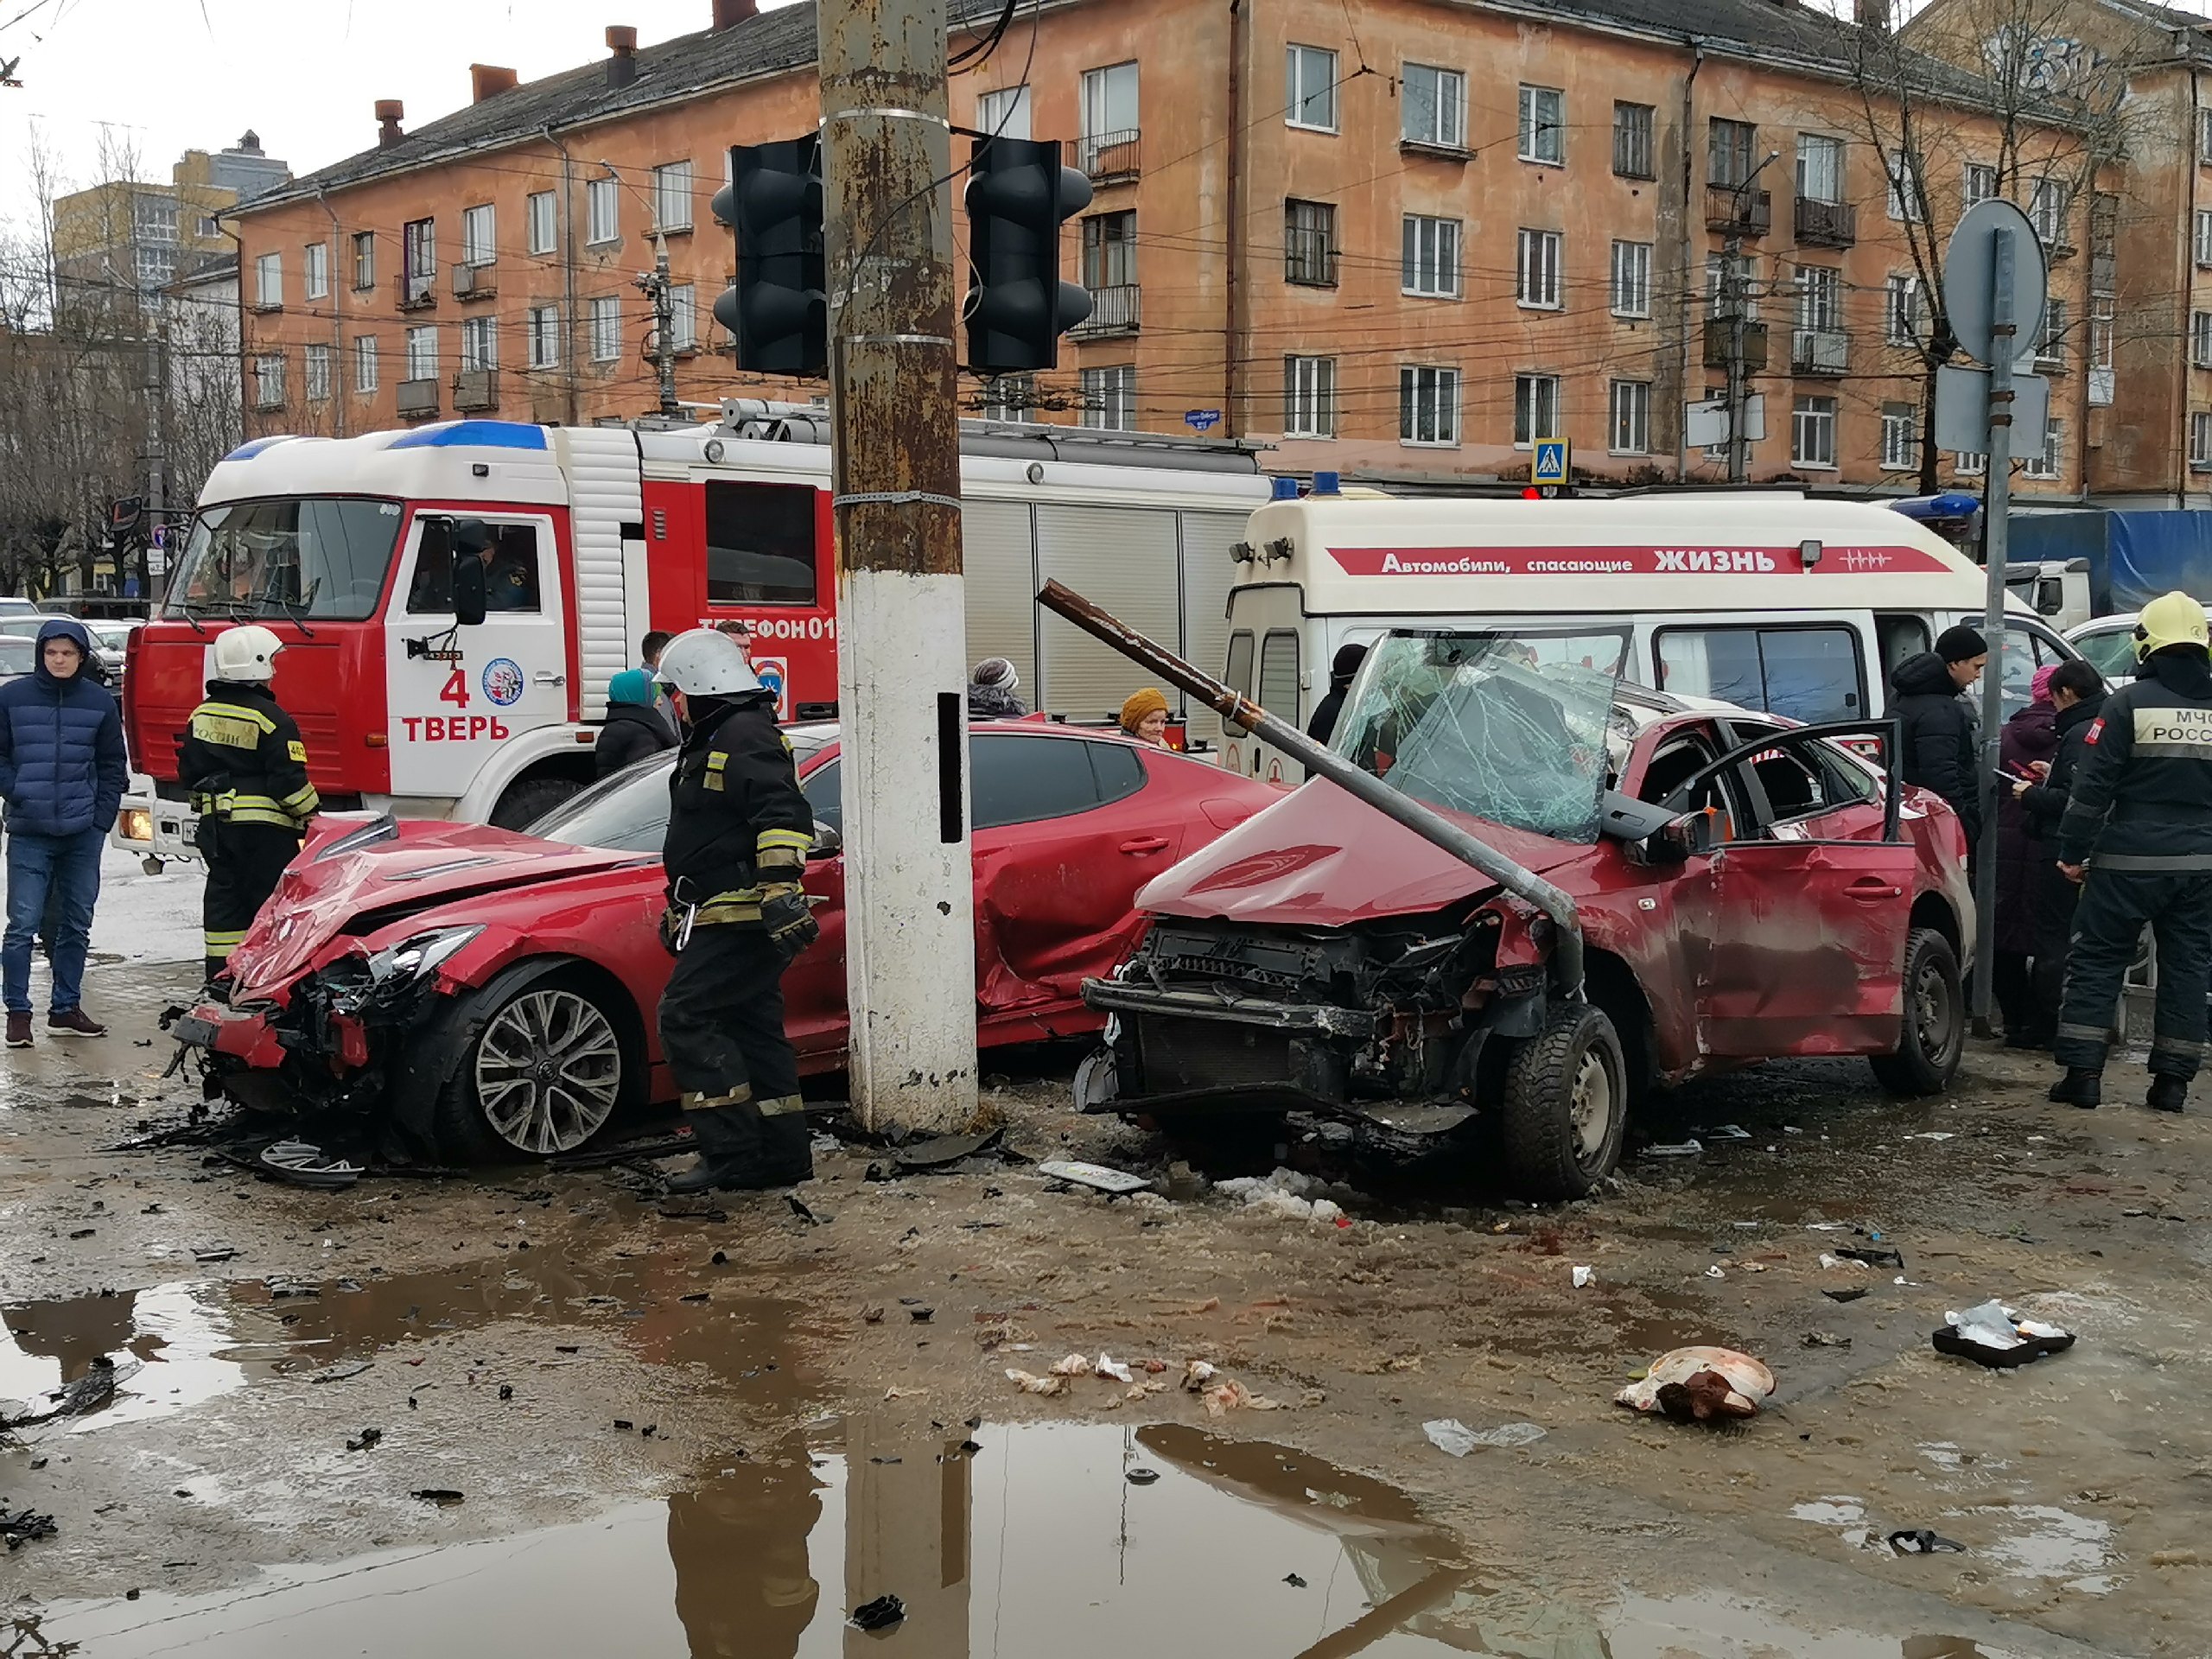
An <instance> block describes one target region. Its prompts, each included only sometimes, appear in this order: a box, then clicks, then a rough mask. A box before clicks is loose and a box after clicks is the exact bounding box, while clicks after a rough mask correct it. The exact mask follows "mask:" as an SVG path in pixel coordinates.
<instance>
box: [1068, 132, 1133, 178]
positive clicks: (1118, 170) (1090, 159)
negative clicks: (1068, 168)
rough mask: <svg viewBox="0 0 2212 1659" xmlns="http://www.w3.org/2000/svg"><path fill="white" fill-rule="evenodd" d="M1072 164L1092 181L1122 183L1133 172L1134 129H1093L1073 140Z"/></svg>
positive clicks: (1131, 176) (1131, 175)
mask: <svg viewBox="0 0 2212 1659" xmlns="http://www.w3.org/2000/svg"><path fill="white" fill-rule="evenodd" d="M1075 156H1076V163H1075V164H1076V165H1077V167H1079V168H1082V169H1083V171H1084V175H1085V176H1086V177H1088V178H1089V179H1090V181H1091V182H1092V183H1093V184H1124V183H1127V182H1128V181H1129V180H1131V179H1134V178H1135V177H1136V175H1137V171H1138V162H1139V159H1140V157H1139V154H1138V146H1137V129H1136V128H1135V127H1123V128H1122V129H1120V130H1117V131H1114V132H1094V133H1090V134H1087V135H1086V136H1084V137H1081V138H1078V139H1077V140H1076V141H1075Z"/></svg>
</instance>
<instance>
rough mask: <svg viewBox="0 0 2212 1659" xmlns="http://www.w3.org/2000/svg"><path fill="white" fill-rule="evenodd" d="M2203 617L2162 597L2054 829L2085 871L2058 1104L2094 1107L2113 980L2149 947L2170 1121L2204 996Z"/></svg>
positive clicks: (2155, 1039) (2208, 781) (2207, 937)
mask: <svg viewBox="0 0 2212 1659" xmlns="http://www.w3.org/2000/svg"><path fill="white" fill-rule="evenodd" d="M2205 638H2206V629H2205V621H2204V607H2202V605H2201V604H2200V603H2199V602H2198V601H2196V600H2194V599H2191V598H2190V597H2189V596H2188V595H2187V594H2167V595H2165V597H2164V598H2163V599H2158V600H2155V601H2152V603H2151V604H2150V605H2149V606H2146V607H2145V608H2144V611H2143V614H2142V620H2141V622H2140V623H2139V625H2138V626H2137V628H2136V641H2137V644H2136V649H2137V650H2138V651H2139V652H2141V653H2142V654H2143V658H2144V664H2143V671H2142V674H2141V677H2139V678H2138V679H2137V680H2136V681H2135V682H2134V683H2133V684H2131V685H2127V686H2125V687H2123V688H2121V689H2120V690H2118V691H2115V692H2114V693H2113V695H2112V696H2110V697H2108V698H2107V699H2106V702H2105V706H2104V709H2103V712H2102V713H2101V714H2100V715H2098V717H2097V719H2096V721H2094V723H2093V724H2092V725H2091V727H2090V729H2089V732H2088V737H2087V739H2086V747H2085V749H2084V752H2083V755H2082V763H2081V766H2080V767H2079V768H2078V769H2077V770H2076V772H2075V776H2074V783H2073V789H2072V791H2071V793H2070V794H2069V796H2068V798H2067V805H2066V812H2065V816H2064V817H2063V818H2062V819H2061V820H2060V821H2059V861H2060V862H2061V863H2063V864H2064V865H2067V866H2069V867H2081V866H2083V865H2086V866H2087V868H2086V870H2085V871H2084V872H2083V880H2082V902H2081V905H2080V906H2079V907H2078V908H2077V909H2076V910H2075V914H2074V938H2073V946H2072V949H2071V950H2069V953H2068V956H2067V960H2066V993H2065V997H2064V1001H2063V1004H2062V1005H2061V1007H2060V1010H2059V1015H2058V1036H2057V1040H2056V1042H2055V1043H2054V1044H2053V1045H2052V1052H2054V1053H2055V1054H2056V1056H2057V1058H2058V1059H2059V1061H2060V1063H2061V1064H2062V1065H2064V1066H2065V1067H2066V1075H2065V1077H2063V1078H2062V1079H2061V1080H2060V1081H2059V1082H2058V1083H2057V1084H2056V1085H2055V1086H2054V1087H2053V1088H2052V1090H2051V1091H2050V1097H2051V1098H2052V1099H2053V1100H2055V1101H2063V1102H2068V1103H2071V1104H2073V1105H2076V1106H2094V1105H2095V1104H2097V1102H2098V1097H2099V1087H2100V1074H2101V1072H2102V1071H2103V1069H2104V1063H2105V1051H2106V1046H2107V1042H2108V1041H2109V1037H2110V1031H2111V1027H2112V1025H2113V1012H2114V1009H2115V1007H2117V1005H2118V1003H2119V1001H2120V986H2121V981H2122V980H2123V978H2124V977H2125V976H2126V972H2127V968H2128V964H2129V963H2132V962H2133V960H2134V958H2135V954H2136V950H2137V947H2138V945H2139V943H2140V941H2141V939H2142V937H2143V927H2144V925H2145V923H2146V922H2147V923H2148V924H2149V925H2150V926H2151V930H2152V933H2153V935H2154V936H2155V937H2156V938H2157V940H2158V999H2157V1008H2156V1011H2155V1014H2154V1015H2153V1021H2152V1039H2151V1072H2152V1083H2151V1096H2150V1101H2149V1104H2150V1105H2151V1106H2152V1107H2153V1108H2155V1109H2158V1110H2162V1111H2176V1112H2177V1111H2179V1110H2180V1109H2182V1103H2183V1099H2184V1097H2185V1096H2187V1094H2188V1092H2189V1084H2190V1079H2191V1078H2192V1077H2195V1076H2196V1070H2197V1066H2198V1064H2199V1063H2200V1062H2201V1061H2202V1058H2203V1055H2204V1046H2205V1040H2206V1035H2207V1033H2206V1015H2205V996H2206V994H2207V992H2208V990H2212V660H2208V658H2207V654H2206V650H2205Z"/></svg>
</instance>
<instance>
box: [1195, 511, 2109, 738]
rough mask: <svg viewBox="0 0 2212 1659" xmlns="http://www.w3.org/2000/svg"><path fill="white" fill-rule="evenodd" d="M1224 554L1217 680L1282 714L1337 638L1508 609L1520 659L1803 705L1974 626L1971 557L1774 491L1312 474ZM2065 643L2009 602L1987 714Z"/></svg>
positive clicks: (2011, 700) (1976, 593)
mask: <svg viewBox="0 0 2212 1659" xmlns="http://www.w3.org/2000/svg"><path fill="white" fill-rule="evenodd" d="M1278 487H1279V488H1280V487H1281V486H1278ZM1230 556H1231V557H1232V558H1234V559H1236V561H1237V571H1236V581H1235V583H1234V585H1233V586H1232V587H1231V588H1230V594H1229V647H1228V653H1227V670H1226V672H1225V674H1224V678H1225V679H1226V680H1227V681H1228V682H1229V683H1230V685H1232V686H1233V687H1235V688H1236V690H1238V691H1239V692H1241V693H1243V695H1244V696H1249V697H1252V698H1254V699H1255V701H1257V702H1259V703H1260V705H1261V706H1262V708H1264V709H1267V710H1268V712H1269V713H1270V714H1273V715H1279V716H1280V717H1281V718H1283V719H1285V720H1294V721H1296V722H1297V723H1298V724H1299V725H1300V726H1303V725H1305V724H1306V722H1307V721H1309V720H1310V719H1311V718H1312V716H1313V709H1314V706H1315V705H1316V704H1317V703H1318V702H1319V701H1320V700H1321V698H1322V697H1324V696H1326V695H1327V692H1328V683H1329V663H1330V659H1331V658H1332V657H1334V655H1335V654H1336V652H1337V651H1338V648H1339V647H1341V646H1343V645H1351V644H1357V645H1365V644H1368V643H1369V642H1370V641H1372V640H1374V639H1377V638H1379V637H1380V636H1381V635H1382V634H1383V632H1385V631H1387V630H1389V629H1390V628H1404V627H1416V628H1417V627H1424V626H1433V627H1452V628H1461V627H1467V626H1476V627H1485V626H1503V627H1510V629H1512V630H1513V631H1514V632H1518V633H1522V634H1524V635H1525V636H1527V637H1528V638H1529V641H1530V644H1531V647H1532V649H1533V650H1535V652H1536V654H1537V655H1538V656H1539V657H1540V658H1559V659H1560V660H1562V661H1569V662H1588V663H1591V664H1593V665H1596V666H1600V667H1604V668H1607V669H1610V668H1611V666H1612V664H1613V662H1615V661H1617V660H1618V661H1619V662H1620V663H1621V664H1622V674H1623V677H1624V678H1627V679H1630V680H1634V681H1637V682H1638V683H1642V684H1644V685H1649V686H1653V687H1656V688H1658V689H1660V690H1666V691H1670V692H1674V693H1676V694H1678V695H1681V696H1693V697H1712V698H1717V699H1719V700H1721V701H1723V702H1733V703H1738V704H1740V705H1741V706H1743V707H1745V708H1749V709H1770V710H1772V711H1774V712H1775V713H1777V714H1783V715H1790V716H1792V717H1793V718H1795V719H1798V720H1802V721H1842V720H1866V719H1872V718H1875V717H1878V716H1879V715H1881V714H1882V712H1883V710H1884V709H1885V706H1886V704H1887V692H1888V684H1887V683H1888V678H1889V673H1890V671H1891V669H1892V668H1894V667H1896V666H1897V664H1899V663H1901V662H1903V661H1904V659H1905V658H1909V657H1912V656H1915V655H1916V654H1918V653H1919V652H1924V651H1926V650H1928V649H1929V647H1930V646H1931V645H1933V643H1934V641H1935V639H1936V635H1937V634H1939V633H1941V632H1942V631H1943V629H1945V628H1946V627H1948V626H1950V625H1951V624H1952V623H1954V622H1968V623H1974V624H1975V625H1977V626H1979V624H1980V619H1981V615H1982V607H1983V603H1984V597H1983V576H1982V571H1981V569H1980V566H1978V565H1976V564H1974V563H1973V562H1972V561H1970V560H1968V559H1967V558H1966V557H1964V556H1961V554H1960V553H1959V552H1958V551H1957V550H1955V549H1954V548H1952V547H1951V546H1950V545H1949V544H1948V543H1946V542H1944V541H1943V540H1942V538H1941V537H1937V536H1935V535H1933V534H1931V533H1930V532H1929V531H1927V530H1925V529H1923V528H1922V527H1921V526H1920V525H1919V524H1916V523H1914V522H1913V521H1912V520H1910V519H1909V518H1905V517H1904V515H1903V514H1901V513H1896V512H1891V511H1890V510H1889V509H1888V508H1886V507H1884V506H1879V505H1872V504H1870V503H1864V502H1854V501H1828V500H1815V499H1810V498H1808V497H1806V496H1804V495H1802V494H1800V493H1796V492H1795V491H1787V492H1785V491H1773V492H1765V491H1760V492H1754V493H1740V492H1728V493H1718V492H1716V493H1683V494H1670V495H1651V496H1637V497H1629V498H1624V499H1611V500H1567V501H1541V500H1507V499H1495V500H1470V499H1435V500H1402V499H1378V498H1370V497H1351V496H1346V495H1340V494H1334V493H1326V492H1325V491H1323V492H1317V493H1313V494H1310V495H1306V496H1303V497H1296V498H1291V499H1277V500H1274V501H1271V502H1270V503H1268V505H1266V506H1263V507H1262V508H1260V509H1258V510H1257V511H1256V512H1254V513H1253V515H1252V519H1251V527H1250V530H1249V532H1248V537H1247V539H1246V540H1245V541H1243V542H1242V543H1238V544H1237V545H1236V547H1235V548H1234V549H1232V550H1231V553H1230ZM2077 654H2078V653H2076V652H2075V651H2074V649H2073V648H2072V647H2071V646H2069V645H2067V644H2066V642H2065V641H2064V640H2063V639H2061V638H2060V636H2059V635H2058V634H2057V633H2056V632H2054V631H2053V630H2052V629H2051V628H2050V626H2047V625H2046V624H2044V622H2043V621H2042V620H2039V619H2038V618H2037V616H2036V615H2035V613H2033V612H2032V611H2031V610H2030V609H2029V608H2028V607H2027V606H2026V605H2024V604H2023V603H2022V602H2021V601H2019V599H2018V598H2017V597H2014V598H2012V599H2010V600H2009V601H2008V609H2007V615H2006V622H2005V642H2004V655H2003V658H2002V672H2003V676H2004V692H2005V713H2006V714H2007V715H2010V714H2012V711H2013V710H2015V709H2019V708H2021V707H2022V706H2024V704H2025V703H2026V702H2027V701H2028V695H2029V682H2030V680H2031V678H2032V677H2033V676H2034V673H2035V671H2036V670H2037V669H2038V668H2040V667H2043V666H2044V665H2045V664H2051V663H2058V662H2063V661H2064V660H2066V659H2067V658H2070V657H2073V656H2075V655H2077ZM1600 658H1603V659H1604V660H1603V661H1600V660H1599V659H1600ZM1212 723H1213V722H1211V721H1209V724H1210V725H1211V724H1212ZM1206 735H1208V736H1212V735H1214V733H1213V732H1212V731H1209V732H1207V733H1206ZM1220 741H1221V750H1220V755H1221V764H1222V765H1223V766H1224V767H1227V768H1229V769H1230V770H1231V771H1236V772H1244V773H1246V774H1248V775H1249V776H1254V777H1260V776H1265V777H1268V778H1277V779H1298V778H1299V777H1300V776H1302V775H1303V774H1302V769H1300V767H1298V766H1297V765H1296V763H1295V762H1294V761H1291V760H1288V759H1287V757H1285V756H1283V755H1281V754H1280V753H1277V752H1276V751H1274V750H1273V749H1269V748H1268V747H1265V746H1264V745H1262V744H1259V743H1257V742H1255V741H1254V740H1253V739H1252V738H1250V737H1249V736H1247V735H1245V734H1243V733H1241V732H1236V731H1222V732H1221V733H1220Z"/></svg>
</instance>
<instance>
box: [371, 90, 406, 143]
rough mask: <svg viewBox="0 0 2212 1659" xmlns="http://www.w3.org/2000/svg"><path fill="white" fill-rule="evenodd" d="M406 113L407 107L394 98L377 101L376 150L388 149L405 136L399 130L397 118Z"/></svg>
mask: <svg viewBox="0 0 2212 1659" xmlns="http://www.w3.org/2000/svg"><path fill="white" fill-rule="evenodd" d="M406 113H407V106H406V105H404V104H402V103H401V102H400V101H399V100H398V99H396V98H380V99H377V121H378V127H377V148H378V149H391V147H392V146H393V145H394V144H396V143H398V142H399V141H400V140H401V139H402V138H404V137H406V136H407V135H406V134H405V133H404V132H402V131H401V130H399V118H400V117H402V116H404V115H405V114H406Z"/></svg>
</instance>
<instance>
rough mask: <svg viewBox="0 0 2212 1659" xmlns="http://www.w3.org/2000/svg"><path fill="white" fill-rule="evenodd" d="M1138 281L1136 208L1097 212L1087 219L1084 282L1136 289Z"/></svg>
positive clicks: (1094, 290)
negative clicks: (1121, 211)
mask: <svg viewBox="0 0 2212 1659" xmlns="http://www.w3.org/2000/svg"><path fill="white" fill-rule="evenodd" d="M1136 280H1137V216H1136V213H1135V210H1130V211H1128V212H1124V213H1093V214H1092V215H1091V216H1090V218H1088V219H1084V221H1083V285H1084V287H1085V288H1087V289H1090V291H1091V292H1092V293H1093V294H1096V293H1097V292H1098V290H1099V289H1102V288H1134V287H1135V286H1136Z"/></svg>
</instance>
